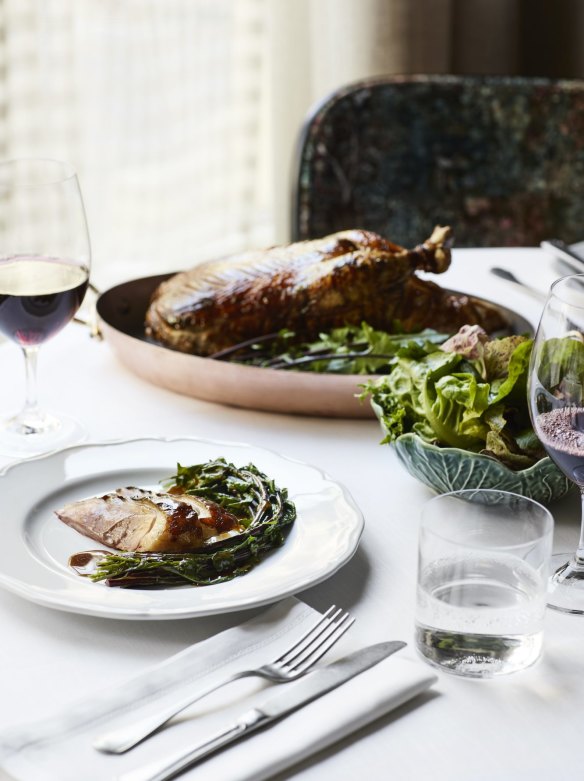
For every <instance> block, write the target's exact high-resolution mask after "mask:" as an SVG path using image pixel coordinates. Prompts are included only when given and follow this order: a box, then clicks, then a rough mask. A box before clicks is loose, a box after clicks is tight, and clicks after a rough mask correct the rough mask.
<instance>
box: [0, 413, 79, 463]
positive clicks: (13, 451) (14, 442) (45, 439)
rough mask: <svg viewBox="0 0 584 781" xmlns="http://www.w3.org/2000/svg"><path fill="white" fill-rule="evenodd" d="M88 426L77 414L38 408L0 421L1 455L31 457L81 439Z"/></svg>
mask: <svg viewBox="0 0 584 781" xmlns="http://www.w3.org/2000/svg"><path fill="white" fill-rule="evenodd" d="M86 436H87V432H86V430H85V429H84V428H83V426H82V425H81V424H80V423H79V422H78V421H77V420H75V419H74V418H70V417H67V416H64V415H63V416H61V415H59V416H58V417H57V416H55V415H49V414H46V413H42V412H40V411H37V412H35V413H33V414H32V415H31V414H30V413H29V414H28V415H23V414H20V415H16V416H15V417H13V418H10V419H9V420H5V421H3V422H2V423H0V455H3V456H9V457H12V458H30V457H32V456H38V455H41V454H43V453H50V452H52V451H53V450H60V449H61V448H63V447H68V446H69V445H75V444H77V443H78V442H82V441H83V440H84V439H85V438H86Z"/></svg>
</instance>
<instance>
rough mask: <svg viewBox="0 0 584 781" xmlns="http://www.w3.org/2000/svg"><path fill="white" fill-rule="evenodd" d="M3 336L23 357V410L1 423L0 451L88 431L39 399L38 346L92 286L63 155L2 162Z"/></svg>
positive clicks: (74, 189)
mask: <svg viewBox="0 0 584 781" xmlns="http://www.w3.org/2000/svg"><path fill="white" fill-rule="evenodd" d="M0 214H1V215H2V219H1V220H0V335H4V336H6V337H7V338H8V339H9V340H10V341H11V342H14V343H15V344H16V345H18V346H19V347H20V348H21V350H22V353H23V356H24V363H25V372H26V385H25V399H24V406H23V407H22V409H21V411H20V412H19V413H18V414H16V415H13V416H12V417H9V418H8V419H4V420H0V452H1V453H2V454H4V455H11V456H17V457H19V456H29V455H36V454H38V453H43V452H47V451H51V450H55V449H57V448H60V447H63V446H65V445H70V444H72V443H73V442H76V441H79V439H80V438H82V437H83V436H84V435H85V430H84V428H83V426H82V425H81V424H79V423H78V422H77V421H76V420H73V419H72V418H69V417H67V416H65V415H53V414H50V413H48V412H46V411H45V410H43V409H42V408H41V407H40V406H39V404H38V401H37V383H36V366H37V355H38V351H39V348H40V347H41V345H42V344H44V342H46V341H47V340H48V339H51V338H52V337H54V336H55V334H58V332H59V331H60V330H61V329H62V328H64V327H65V326H66V325H67V323H69V321H70V320H71V319H72V318H73V316H74V315H75V312H76V311H77V310H78V308H79V306H80V305H81V302H82V301H83V297H84V295H85V291H86V289H87V287H88V284H89V267H90V263H91V250H90V244H89V233H88V230H87V220H86V217H85V209H84V206H83V198H82V197H81V190H80V188H79V182H78V180H77V176H76V174H75V171H74V170H73V169H72V168H71V166H70V165H68V164H67V163H62V162H60V161H58V160H43V159H38V158H28V159H27V158H22V159H19V160H10V161H7V162H0Z"/></svg>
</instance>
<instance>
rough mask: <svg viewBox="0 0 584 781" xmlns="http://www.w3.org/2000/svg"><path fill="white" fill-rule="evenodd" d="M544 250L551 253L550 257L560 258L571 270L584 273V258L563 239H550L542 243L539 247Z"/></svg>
mask: <svg viewBox="0 0 584 781" xmlns="http://www.w3.org/2000/svg"><path fill="white" fill-rule="evenodd" d="M539 246H540V247H541V248H542V249H543V250H545V251H546V252H549V253H550V255H554V256H555V257H556V258H560V260H562V261H563V262H564V263H566V264H567V265H568V266H570V268H573V269H574V270H575V271H576V272H578V273H580V274H583V273H584V258H583V257H582V256H581V255H579V254H578V253H577V252H575V250H573V249H572V248H571V247H570V245H569V244H566V242H565V241H562V240H561V239H549V240H548V241H542V242H540V245H539Z"/></svg>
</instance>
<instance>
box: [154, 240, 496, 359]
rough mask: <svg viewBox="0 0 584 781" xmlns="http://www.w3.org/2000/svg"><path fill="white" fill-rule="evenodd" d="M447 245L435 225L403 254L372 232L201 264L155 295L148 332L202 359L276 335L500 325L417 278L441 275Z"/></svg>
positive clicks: (472, 303) (489, 310)
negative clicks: (421, 273) (283, 331)
mask: <svg viewBox="0 0 584 781" xmlns="http://www.w3.org/2000/svg"><path fill="white" fill-rule="evenodd" d="M450 237H451V229H450V228H448V227H436V228H435V229H434V231H433V233H432V235H431V236H430V238H429V239H428V240H427V241H425V242H424V243H423V244H421V245H419V246H418V247H415V248H414V249H411V250H408V249H404V248H403V247H400V246H398V245H397V244H393V243H392V242H391V241H387V240H386V239H384V238H382V237H381V236H379V235H378V234H376V233H372V232H370V231H365V230H346V231H341V232H339V233H334V234H332V235H330V236H325V237H324V238H322V239H316V240H311V241H301V242H297V243H295V244H289V245H285V246H279V247H272V248H270V249H265V250H261V251H253V252H246V253H243V254H240V255H235V256H232V257H228V258H224V259H221V260H214V261H209V262H207V263H203V264H201V265H199V266H196V267H195V268H193V269H191V270H189V271H184V272H181V273H179V274H176V275H175V276H173V277H171V278H170V279H169V280H167V281H165V282H163V283H162V284H161V285H160V286H159V287H158V289H157V290H156V291H155V293H154V295H153V297H152V301H151V303H150V306H149V309H148V311H147V314H146V330H147V333H148V334H149V335H150V336H152V337H153V338H154V339H156V340H157V341H159V342H161V343H162V344H164V345H167V346H168V347H172V348H174V349H176V350H180V351H182V352H188V353H195V354H197V355H204V356H206V355H213V354H214V353H217V352H220V351H221V350H223V349H226V348H228V347H230V346H232V345H234V344H239V343H240V342H243V341H246V340H250V339H254V338H256V337H260V336H264V335H267V334H271V333H274V332H277V331H279V330H281V329H283V328H286V329H289V330H292V331H294V332H295V333H296V334H297V335H298V337H299V338H302V339H305V340H306V339H308V340H310V339H312V338H316V337H317V336H318V334H319V333H321V332H323V331H327V330H329V329H331V328H336V327H340V326H345V325H360V324H361V323H362V322H367V323H368V324H369V325H371V326H372V327H373V328H376V329H380V330H386V331H393V330H395V327H396V324H399V328H400V329H401V330H402V331H407V332H413V331H418V330H421V329H423V328H426V327H432V328H435V329H437V330H444V331H453V332H454V331H457V330H458V329H459V328H460V326H462V325H465V324H467V323H469V324H477V325H480V326H482V327H483V328H484V329H485V331H487V332H493V331H496V330H498V329H499V328H502V327H504V325H505V323H504V322H503V321H502V319H501V317H500V315H499V313H498V311H497V310H496V309H495V308H494V307H490V306H488V305H486V304H484V303H482V302H478V301H476V300H473V299H472V298H469V297H468V296H465V295H460V294H454V293H450V292H448V291H445V290H443V289H442V288H441V287H439V286H438V285H436V284H434V283H432V282H429V281H427V280H424V279H421V278H420V277H418V276H416V274H415V272H416V271H418V270H420V271H429V272H432V273H435V274H439V273H441V272H443V271H446V269H447V268H448V266H449V265H450V260H451V253H450Z"/></svg>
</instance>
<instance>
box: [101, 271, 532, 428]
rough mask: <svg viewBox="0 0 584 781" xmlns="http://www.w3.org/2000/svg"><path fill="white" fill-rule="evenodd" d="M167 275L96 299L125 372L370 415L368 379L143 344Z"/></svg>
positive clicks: (303, 411)
mask: <svg viewBox="0 0 584 781" xmlns="http://www.w3.org/2000/svg"><path fill="white" fill-rule="evenodd" d="M171 276H173V275H172V274H161V275H158V276H150V277H142V278H141V279H134V280H131V281H130V282H124V283H122V284H120V285H116V286H115V287H112V288H110V289H109V290H107V291H105V292H104V293H102V294H101V295H100V296H99V298H98V300H97V315H98V324H99V329H100V331H101V333H102V334H103V336H104V338H105V340H106V342H107V343H108V344H109V345H110V347H111V348H112V350H113V351H114V353H115V354H116V355H117V357H118V358H119V360H120V361H121V362H122V363H123V364H124V365H125V366H127V367H128V368H129V369H130V370H131V371H132V372H134V373H135V374H137V375H138V376H140V377H142V378H143V379H145V380H147V381H148V382H151V383H153V384H155V385H159V386H160V387H163V388H167V389H169V390H172V391H176V392H177V393H181V394H184V395H186V396H191V397H193V398H196V399H202V400H204V401H212V402H215V403H218V404H228V405H231V406H235V407H244V408H247V409H255V410H264V411H267V412H283V413H291V414H300V415H318V416H322V417H336V418H372V417H374V414H373V410H372V409H371V405H370V404H369V403H367V402H361V401H360V400H359V399H358V398H357V397H358V394H359V392H360V390H361V388H360V386H361V385H363V383H365V382H367V381H368V380H369V379H372V378H371V377H368V376H367V375H363V374H358V375H355V374H345V375H341V374H317V373H312V372H299V371H289V370H278V369H262V368H259V367H256V366H244V365H241V364H236V363H229V362H228V361H219V360H214V359H212V358H201V357H199V356H197V355H189V354H187V353H181V352H178V351H177V350H172V349H170V348H168V347H164V346H162V345H161V344H158V343H157V342H154V341H152V340H151V339H149V338H148V337H147V336H146V334H145V333H144V315H145V313H146V309H147V307H148V304H149V301H150V297H151V295H152V293H153V292H154V290H155V289H156V287H157V286H158V285H159V284H160V283H161V282H162V281H163V280H165V279H168V278H169V277H171ZM479 300H484V299H479ZM488 303H491V305H493V304H492V302H488ZM495 306H497V308H498V309H499V310H500V312H501V313H502V315H503V317H504V318H505V320H506V321H507V322H508V323H509V333H532V332H533V329H532V327H531V325H530V323H529V322H528V321H527V320H525V318H523V317H521V316H520V315H518V314H517V313H516V312H513V311H512V310H510V309H507V308H505V307H502V306H499V305H495Z"/></svg>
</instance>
